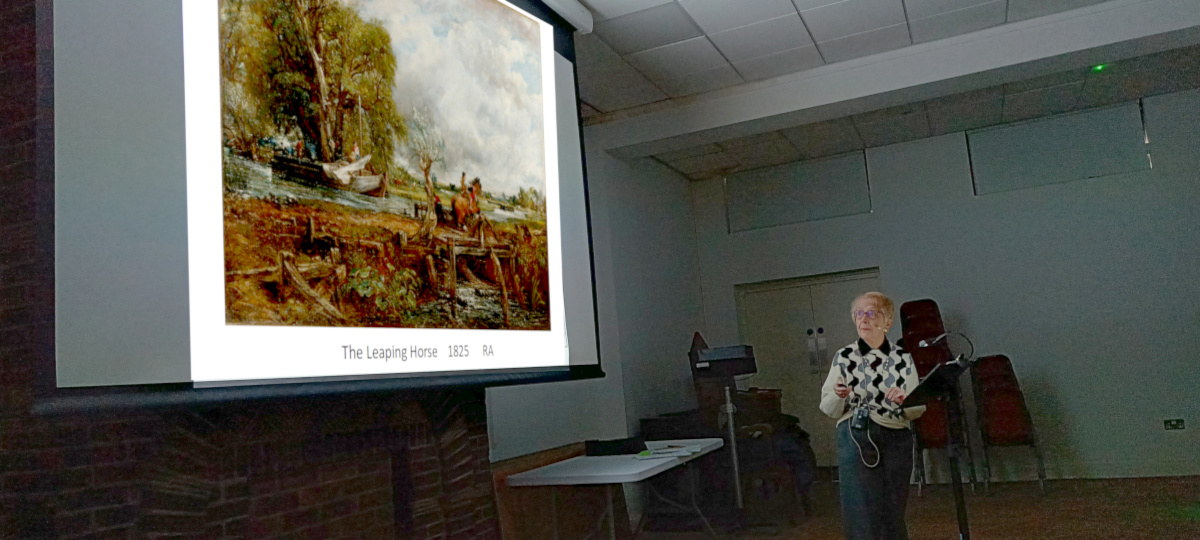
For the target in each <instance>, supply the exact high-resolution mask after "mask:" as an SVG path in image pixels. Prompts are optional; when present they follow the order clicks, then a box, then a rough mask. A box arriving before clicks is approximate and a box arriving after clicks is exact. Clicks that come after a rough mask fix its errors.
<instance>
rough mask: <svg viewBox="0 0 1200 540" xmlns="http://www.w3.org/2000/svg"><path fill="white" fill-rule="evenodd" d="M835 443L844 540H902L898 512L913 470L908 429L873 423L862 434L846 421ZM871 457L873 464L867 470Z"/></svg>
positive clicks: (902, 524) (903, 534) (904, 536)
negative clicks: (877, 449) (836, 444)
mask: <svg viewBox="0 0 1200 540" xmlns="http://www.w3.org/2000/svg"><path fill="white" fill-rule="evenodd" d="M868 433H869V434H870V439H868V437H867V435H868ZM852 435H853V438H852V437H851V436H852ZM856 440H857V442H858V445H855V441H856ZM837 441H838V481H839V482H840V486H841V492H842V526H843V527H844V529H845V532H846V540H908V526H907V525H906V524H905V522H904V509H905V507H906V505H907V504H908V482H909V479H910V478H911V477H912V468H913V438H912V431H911V430H908V429H888V428H885V427H882V426H880V425H879V424H876V423H875V422H874V421H871V422H868V423H867V430H865V431H864V430H851V429H850V420H846V421H845V422H842V423H840V424H838V426H837ZM872 442H874V445H872ZM860 446H861V447H862V451H861V455H860V451H859V447H860ZM876 446H878V447H879V451H878V452H876V451H875V447H876ZM864 459H865V461H866V464H864V463H863V461H864ZM876 459H878V465H876V466H875V467H867V464H875V463H876Z"/></svg>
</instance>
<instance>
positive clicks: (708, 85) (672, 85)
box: [659, 64, 745, 97]
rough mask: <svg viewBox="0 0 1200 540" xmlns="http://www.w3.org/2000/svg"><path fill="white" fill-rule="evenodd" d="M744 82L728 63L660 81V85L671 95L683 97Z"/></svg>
mask: <svg viewBox="0 0 1200 540" xmlns="http://www.w3.org/2000/svg"><path fill="white" fill-rule="evenodd" d="M743 82H745V81H743V80H742V77H741V76H740V75H738V73H737V72H736V71H734V70H733V66H731V65H729V64H726V65H724V66H721V67H719V68H716V69H710V70H708V71H701V72H699V73H693V74H691V75H688V76H686V77H681V78H678V79H668V80H665V81H662V82H660V83H659V85H660V86H661V87H662V89H663V90H665V91H666V92H667V94H669V95H670V96H671V97H682V96H690V95H692V94H701V93H704V92H711V91H713V90H718V89H721V88H726V87H729V86H734V85H737V84H741V83H743Z"/></svg>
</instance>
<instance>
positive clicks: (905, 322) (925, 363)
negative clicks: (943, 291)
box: [900, 298, 951, 377]
mask: <svg viewBox="0 0 1200 540" xmlns="http://www.w3.org/2000/svg"><path fill="white" fill-rule="evenodd" d="M900 328H901V329H902V331H903V334H904V348H905V350H907V351H908V352H909V354H911V355H912V357H913V363H914V364H916V365H917V375H920V376H922V377H924V376H925V375H927V374H929V371H930V370H931V369H933V367H934V366H936V365H938V364H942V363H945V362H948V361H950V358H951V354H950V348H949V347H948V346H947V345H946V342H945V341H941V342H938V343H936V344H934V345H932V346H929V347H921V346H920V343H921V341H922V340H930V341H932V340H933V339H934V338H936V337H937V336H939V335H941V334H942V333H943V332H945V331H946V326H945V325H944V324H943V323H942V312H941V311H940V310H939V309H938V305H937V302H934V301H933V300H930V299H928V298H925V299H922V300H911V301H908V302H905V303H903V304H901V305H900Z"/></svg>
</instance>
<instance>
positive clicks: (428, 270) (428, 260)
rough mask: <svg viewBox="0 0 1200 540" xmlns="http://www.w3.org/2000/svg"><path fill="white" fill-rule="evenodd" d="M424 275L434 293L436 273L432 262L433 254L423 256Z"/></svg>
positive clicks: (436, 286)
mask: <svg viewBox="0 0 1200 540" xmlns="http://www.w3.org/2000/svg"><path fill="white" fill-rule="evenodd" d="M425 275H426V277H427V278H429V289H430V290H432V291H434V292H435V293H436V292H437V289H438V275H437V267H436V266H434V264H433V255H426V256H425Z"/></svg>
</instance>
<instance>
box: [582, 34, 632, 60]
mask: <svg viewBox="0 0 1200 540" xmlns="http://www.w3.org/2000/svg"><path fill="white" fill-rule="evenodd" d="M621 61H622V60H621V55H619V54H617V53H616V51H614V50H612V47H609V46H608V44H607V43H605V42H603V41H601V40H600V37H599V36H597V35H596V34H575V65H577V66H596V65H601V64H611V63H614V62H621Z"/></svg>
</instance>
